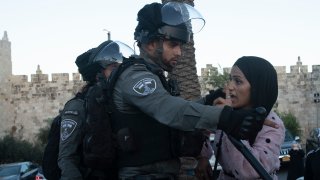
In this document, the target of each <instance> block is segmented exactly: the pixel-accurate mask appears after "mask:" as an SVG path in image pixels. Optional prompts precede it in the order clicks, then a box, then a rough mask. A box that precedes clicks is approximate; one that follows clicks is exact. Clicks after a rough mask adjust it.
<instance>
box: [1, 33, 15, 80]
mask: <svg viewBox="0 0 320 180" xmlns="http://www.w3.org/2000/svg"><path fill="white" fill-rule="evenodd" d="M0 64H1V68H0V82H3V81H5V80H7V79H8V78H9V77H10V76H11V75H12V62H11V42H10V41H9V39H8V34H7V31H5V32H4V34H3V37H2V39H1V40H0Z"/></svg>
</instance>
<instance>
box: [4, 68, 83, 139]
mask: <svg viewBox="0 0 320 180" xmlns="http://www.w3.org/2000/svg"><path fill="white" fill-rule="evenodd" d="M83 85H84V82H83V81H82V80H81V79H80V74H78V73H74V74H73V79H72V80H71V81H69V74H68V73H61V74H52V81H48V75H47V74H32V75H31V81H30V82H28V81H27V76H26V75H19V76H14V75H13V76H12V77H11V78H10V79H9V80H8V82H7V84H6V86H2V85H1V87H5V88H1V89H0V90H1V101H0V113H1V114H2V115H1V116H0V122H1V126H0V137H2V136H4V135H6V134H12V135H14V136H16V137H19V138H21V139H27V140H30V141H32V140H33V139H34V137H35V134H37V133H38V131H39V129H40V128H41V127H45V126H47V125H48V123H47V120H48V119H52V118H53V117H55V116H56V115H57V114H58V112H59V110H61V109H62V108H63V105H64V103H65V102H66V101H67V100H68V99H70V98H71V97H72V96H73V95H74V94H75V93H76V92H77V91H78V90H80V88H81V87H82V86H83Z"/></svg>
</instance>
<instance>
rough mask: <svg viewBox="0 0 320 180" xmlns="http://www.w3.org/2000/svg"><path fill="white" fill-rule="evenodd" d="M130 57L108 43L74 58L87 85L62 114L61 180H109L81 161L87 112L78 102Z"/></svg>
mask: <svg viewBox="0 0 320 180" xmlns="http://www.w3.org/2000/svg"><path fill="white" fill-rule="evenodd" d="M132 54H133V50H132V49H131V48H129V46H127V45H125V44H123V43H121V42H118V41H110V40H109V41H106V42H103V43H102V44H100V45H99V46H98V47H97V48H93V49H90V50H88V51H87V52H85V53H83V54H81V55H79V56H78V57H77V59H76V61H75V63H76V65H77V66H78V69H79V72H80V74H81V75H82V77H83V80H84V81H86V82H87V84H86V85H85V86H84V87H83V88H82V90H81V92H80V93H78V94H77V95H76V96H77V97H79V98H73V99H71V100H69V101H68V102H67V103H66V105H65V107H64V109H63V112H62V120H61V131H60V133H61V136H60V144H59V157H58V166H59V168H60V169H61V179H68V180H70V179H75V180H79V179H110V174H107V172H101V171H99V170H95V169H89V168H87V167H86V164H84V163H83V161H82V160H83V157H82V151H83V149H82V143H83V137H84V123H85V122H86V119H85V117H86V113H90V112H87V109H86V108H85V106H84V103H83V102H79V101H83V99H84V97H86V95H87V93H88V91H89V89H90V88H91V87H93V86H94V85H95V84H96V83H97V81H98V77H99V78H101V77H104V78H108V77H109V76H110V73H111V72H112V71H113V69H114V68H116V67H117V66H118V65H119V63H121V62H122V58H123V57H129V56H130V55H132Z"/></svg>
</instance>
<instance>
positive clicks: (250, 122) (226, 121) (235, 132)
mask: <svg viewBox="0 0 320 180" xmlns="http://www.w3.org/2000/svg"><path fill="white" fill-rule="evenodd" d="M266 117H267V111H266V109H265V108H264V107H258V108H255V109H246V110H245V109H240V110H233V109H232V108H231V107H230V106H225V107H224V108H223V110H222V112H221V115H220V119H219V123H218V129H221V130H223V131H224V132H226V133H227V134H228V135H231V136H233V137H235V138H237V139H249V140H250V141H252V140H253V141H254V140H255V138H256V136H257V134H258V132H259V131H260V130H261V129H262V126H263V123H264V120H265V118H266Z"/></svg>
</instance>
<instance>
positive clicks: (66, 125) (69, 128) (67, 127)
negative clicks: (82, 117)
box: [60, 119, 77, 141]
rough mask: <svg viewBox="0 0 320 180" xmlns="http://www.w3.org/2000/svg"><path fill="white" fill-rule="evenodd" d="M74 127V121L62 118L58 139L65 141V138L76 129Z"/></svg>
mask: <svg viewBox="0 0 320 180" xmlns="http://www.w3.org/2000/svg"><path fill="white" fill-rule="evenodd" d="M76 127H77V122H76V121H74V120H72V119H64V120H63V121H62V122H61V132H60V139H61V140H62V141H65V140H66V139H68V137H70V136H71V134H72V133H73V131H74V130H75V129H76Z"/></svg>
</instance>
